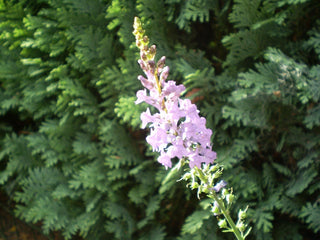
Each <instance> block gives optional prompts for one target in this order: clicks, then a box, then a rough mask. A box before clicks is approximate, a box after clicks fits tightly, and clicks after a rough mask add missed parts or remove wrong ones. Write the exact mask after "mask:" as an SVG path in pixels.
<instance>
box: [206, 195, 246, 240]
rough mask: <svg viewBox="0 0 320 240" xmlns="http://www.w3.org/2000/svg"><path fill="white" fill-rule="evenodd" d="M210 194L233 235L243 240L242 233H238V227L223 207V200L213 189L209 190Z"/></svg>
mask: <svg viewBox="0 0 320 240" xmlns="http://www.w3.org/2000/svg"><path fill="white" fill-rule="evenodd" d="M210 195H211V196H212V198H213V199H214V200H215V201H216V202H217V203H218V205H219V208H220V210H221V212H222V214H223V215H224V217H225V218H226V220H227V222H228V223H229V226H230V227H231V229H232V231H233V233H234V235H235V236H236V238H237V239H238V240H244V238H243V237H242V234H241V233H240V231H239V229H238V228H237V227H236V224H235V223H234V221H233V220H232V218H231V217H230V215H229V213H228V211H227V209H226V208H225V206H224V204H223V201H222V200H221V199H220V198H219V197H218V196H217V195H216V194H215V192H213V191H212V192H210Z"/></svg>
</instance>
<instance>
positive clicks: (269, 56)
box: [0, 0, 320, 240]
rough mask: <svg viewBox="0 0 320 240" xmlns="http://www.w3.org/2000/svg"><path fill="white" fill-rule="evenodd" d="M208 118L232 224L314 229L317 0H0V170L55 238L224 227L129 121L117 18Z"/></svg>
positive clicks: (130, 45)
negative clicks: (243, 217) (242, 216)
mask: <svg viewBox="0 0 320 240" xmlns="http://www.w3.org/2000/svg"><path fill="white" fill-rule="evenodd" d="M135 16H139V17H140V18H141V20H142V22H143V23H144V24H145V26H144V27H145V29H146V31H147V35H148V36H149V37H150V39H151V42H152V43H155V44H156V45H157V47H158V50H157V51H158V54H159V56H162V55H165V56H167V65H168V66H170V67H171V70H170V75H169V79H175V80H176V81H177V82H180V83H183V84H184V85H185V86H186V87H187V90H186V93H185V96H186V97H189V98H190V99H192V101H193V102H194V103H196V104H197V106H198V108H199V109H200V111H201V114H202V115H203V116H205V117H206V118H207V127H208V128H210V129H212V130H213V139H212V142H213V144H214V145H213V149H214V150H215V151H216V152H217V156H218V158H217V160H216V161H217V162H219V163H220V164H221V165H223V167H224V179H225V180H226V181H227V182H228V184H229V186H232V187H233V189H234V191H235V193H236V194H237V199H236V203H235V205H234V207H233V208H234V209H235V212H234V213H233V214H235V213H236V212H237V210H238V209H240V208H243V207H245V206H246V205H249V211H248V220H249V221H250V225H251V226H252V227H253V230H252V232H251V234H250V235H249V237H248V239H262V240H269V239H270V240H271V239H275V240H278V239H279V240H280V239H290V240H291V239H295V240H299V239H301V240H302V239H319V238H320V201H319V199H320V176H319V172H320V171H319V170H320V161H319V156H320V134H319V133H320V127H319V126H320V105H319V100H320V18H319V16H320V2H319V1H318V0H233V1H231V0H226V1H220V0H199V1H196V0H185V1H181V0H165V1H164V0H163V1H159V0H136V1H131V0H109V1H108V0H36V1H31V0H1V1H0V19H1V22H0V42H1V44H0V116H1V118H0V160H1V161H0V184H1V186H2V189H3V191H6V192H7V194H8V195H9V196H11V197H12V199H13V200H14V201H15V202H16V203H17V205H16V209H15V211H16V214H17V215H18V216H19V217H20V218H22V219H24V220H25V221H28V222H33V223H36V222H41V223H42V228H43V230H44V232H46V233H50V232H51V231H55V230H58V231H61V232H62V233H63V235H64V237H65V238H66V239H71V238H73V237H75V236H77V235H79V236H81V237H83V238H84V239H88V240H90V239H92V240H97V239H119V240H120V239H121V240H124V239H139V240H146V239H153V240H162V239H169V240H170V239H178V240H188V239H199V240H200V239H232V235H228V234H224V233H221V232H220V231H219V229H217V224H216V219H215V217H214V216H213V214H212V213H210V211H208V208H210V204H211V202H210V201H209V200H203V201H201V200H200V201H199V200H198V199H197V198H196V194H194V193H193V192H191V191H190V190H189V189H187V188H186V187H185V183H183V182H181V181H180V182H177V180H178V179H180V178H181V176H182V174H183V172H182V171H181V172H178V173H176V172H170V171H166V170H165V169H164V168H163V167H162V166H160V164H158V163H157V162H156V158H157V156H156V154H155V153H153V152H152V149H150V147H149V146H148V145H147V143H146V142H145V137H146V135H147V133H146V132H145V131H144V130H140V124H141V122H140V113H141V112H142V111H144V110H145V109H146V106H145V105H143V104H142V105H135V104H134V101H135V100H136V97H135V93H136V91H137V90H138V89H140V83H139V82H138V80H137V79H136V77H137V76H138V75H139V74H141V70H139V67H138V65H137V62H136V61H137V59H138V58H139V56H138V51H137V50H136V48H135V47H134V36H133V35H132V31H133V27H132V25H133V19H134V17H135Z"/></svg>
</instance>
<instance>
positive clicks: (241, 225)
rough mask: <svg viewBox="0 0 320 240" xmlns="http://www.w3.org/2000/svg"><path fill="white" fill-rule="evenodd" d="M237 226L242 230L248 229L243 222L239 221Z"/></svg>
mask: <svg viewBox="0 0 320 240" xmlns="http://www.w3.org/2000/svg"><path fill="white" fill-rule="evenodd" d="M237 228H238V229H239V231H240V232H244V230H246V225H245V224H244V223H243V222H238V223H237Z"/></svg>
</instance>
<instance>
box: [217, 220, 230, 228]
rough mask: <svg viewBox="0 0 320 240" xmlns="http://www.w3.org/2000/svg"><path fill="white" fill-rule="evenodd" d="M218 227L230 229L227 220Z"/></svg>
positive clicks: (222, 221) (219, 223)
mask: <svg viewBox="0 0 320 240" xmlns="http://www.w3.org/2000/svg"><path fill="white" fill-rule="evenodd" d="M218 225H219V227H220V228H227V227H228V224H227V221H226V220H225V219H222V220H220V221H219V222H218Z"/></svg>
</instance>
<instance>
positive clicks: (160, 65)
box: [157, 56, 166, 73]
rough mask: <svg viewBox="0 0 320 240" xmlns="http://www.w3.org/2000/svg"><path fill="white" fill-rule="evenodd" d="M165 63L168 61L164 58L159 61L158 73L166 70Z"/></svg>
mask: <svg viewBox="0 0 320 240" xmlns="http://www.w3.org/2000/svg"><path fill="white" fill-rule="evenodd" d="M165 61H166V57H165V56H163V57H162V58H160V60H159V61H158V63H157V68H158V69H157V70H158V72H159V73H160V72H161V71H162V69H163V68H164V64H165Z"/></svg>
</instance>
